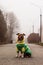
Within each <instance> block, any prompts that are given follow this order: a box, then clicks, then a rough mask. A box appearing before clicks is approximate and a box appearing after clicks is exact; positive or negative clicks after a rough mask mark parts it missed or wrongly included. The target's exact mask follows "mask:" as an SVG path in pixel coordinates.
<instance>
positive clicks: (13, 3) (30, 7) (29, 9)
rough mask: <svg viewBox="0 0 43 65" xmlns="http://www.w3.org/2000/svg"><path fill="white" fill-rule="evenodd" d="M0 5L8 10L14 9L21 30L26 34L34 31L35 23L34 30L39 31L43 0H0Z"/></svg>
mask: <svg viewBox="0 0 43 65" xmlns="http://www.w3.org/2000/svg"><path fill="white" fill-rule="evenodd" d="M33 3H35V4H36V5H37V6H36V5H35V4H33ZM0 7H3V8H4V10H6V11H13V12H14V13H15V14H16V16H17V18H18V20H19V23H20V27H21V32H24V33H26V34H29V33H31V32H33V24H34V31H35V32H39V28H40V8H41V10H42V12H41V13H42V15H43V0H0ZM42 21H43V20H42Z"/></svg>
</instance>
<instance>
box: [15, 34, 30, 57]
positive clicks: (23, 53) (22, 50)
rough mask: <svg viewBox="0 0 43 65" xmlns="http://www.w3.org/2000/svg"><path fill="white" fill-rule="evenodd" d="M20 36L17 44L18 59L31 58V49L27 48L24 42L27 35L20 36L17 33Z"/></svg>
mask: <svg viewBox="0 0 43 65" xmlns="http://www.w3.org/2000/svg"><path fill="white" fill-rule="evenodd" d="M16 35H17V36H18V38H17V42H16V43H17V44H16V48H17V55H16V57H22V58H24V57H30V56H31V50H30V48H29V47H28V46H27V44H25V42H24V36H25V34H24V33H23V34H20V33H17V34H16Z"/></svg>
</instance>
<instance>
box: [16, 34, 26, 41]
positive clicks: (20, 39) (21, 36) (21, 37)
mask: <svg viewBox="0 0 43 65" xmlns="http://www.w3.org/2000/svg"><path fill="white" fill-rule="evenodd" d="M16 35H18V41H22V40H23V39H24V36H25V34H24V33H23V34H20V33H17V34H16Z"/></svg>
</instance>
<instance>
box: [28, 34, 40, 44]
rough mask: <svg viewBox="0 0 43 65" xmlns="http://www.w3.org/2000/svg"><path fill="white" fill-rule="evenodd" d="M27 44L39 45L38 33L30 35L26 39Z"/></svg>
mask: <svg viewBox="0 0 43 65" xmlns="http://www.w3.org/2000/svg"><path fill="white" fill-rule="evenodd" d="M27 41H28V43H39V42H40V36H39V34H38V33H31V34H30V35H29V36H28V38H27Z"/></svg>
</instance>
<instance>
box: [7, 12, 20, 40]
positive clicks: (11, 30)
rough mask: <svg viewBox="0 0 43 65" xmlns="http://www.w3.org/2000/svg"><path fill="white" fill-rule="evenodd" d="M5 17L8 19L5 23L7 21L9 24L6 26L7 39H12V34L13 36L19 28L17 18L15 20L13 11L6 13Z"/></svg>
mask: <svg viewBox="0 0 43 65" xmlns="http://www.w3.org/2000/svg"><path fill="white" fill-rule="evenodd" d="M6 19H7V21H8V22H7V23H9V26H8V36H9V41H12V40H13V36H14V38H15V34H16V33H17V31H18V30H19V24H18V20H17V18H16V16H15V15H14V13H13V12H9V13H7V16H6ZM13 34H14V35H13Z"/></svg>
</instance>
